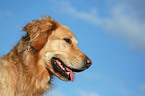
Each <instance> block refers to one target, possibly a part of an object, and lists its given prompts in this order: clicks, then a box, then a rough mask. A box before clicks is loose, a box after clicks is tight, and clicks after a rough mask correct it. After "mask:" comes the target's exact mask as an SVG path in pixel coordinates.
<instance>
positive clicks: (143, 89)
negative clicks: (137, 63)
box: [139, 84, 145, 93]
mask: <svg viewBox="0 0 145 96" xmlns="http://www.w3.org/2000/svg"><path fill="white" fill-rule="evenodd" d="M139 89H140V90H141V91H142V92H143V93H145V84H141V85H139Z"/></svg>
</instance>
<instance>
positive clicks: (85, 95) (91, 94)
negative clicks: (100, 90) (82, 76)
mask: <svg viewBox="0 0 145 96" xmlns="http://www.w3.org/2000/svg"><path fill="white" fill-rule="evenodd" d="M77 92H78V96H100V95H98V94H97V93H95V92H85V91H83V90H79V91H77Z"/></svg>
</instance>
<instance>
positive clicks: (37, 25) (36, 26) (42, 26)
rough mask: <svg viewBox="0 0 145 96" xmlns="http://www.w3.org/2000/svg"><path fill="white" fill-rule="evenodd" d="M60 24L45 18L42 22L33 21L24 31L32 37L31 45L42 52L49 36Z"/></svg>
mask: <svg viewBox="0 0 145 96" xmlns="http://www.w3.org/2000/svg"><path fill="white" fill-rule="evenodd" d="M57 25H58V23H57V22H56V21H54V20H51V18H50V17H49V18H47V17H43V19H41V20H33V22H30V23H28V24H27V25H26V26H25V27H24V30H25V31H27V32H28V34H29V36H30V44H31V46H32V47H33V48H35V49H36V50H41V49H42V48H43V47H44V45H45V44H46V42H47V40H48V36H49V35H50V34H51V33H52V31H53V30H55V29H56V28H57Z"/></svg>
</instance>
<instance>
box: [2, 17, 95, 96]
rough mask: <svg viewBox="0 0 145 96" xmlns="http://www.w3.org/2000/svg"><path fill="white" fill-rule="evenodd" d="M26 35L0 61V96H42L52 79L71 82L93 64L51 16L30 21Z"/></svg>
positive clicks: (67, 29)
mask: <svg viewBox="0 0 145 96" xmlns="http://www.w3.org/2000/svg"><path fill="white" fill-rule="evenodd" d="M23 30H24V31H25V32H26V34H25V35H24V36H23V37H22V38H21V40H20V41H19V42H18V44H17V45H16V46H15V47H14V48H13V49H12V50H11V51H10V52H9V53H8V54H6V55H4V56H2V57H1V59H0V96H42V95H43V94H44V93H45V92H46V91H47V90H49V89H50V88H51V80H52V76H56V77H58V78H59V79H61V80H64V81H74V78H75V73H74V72H81V71H84V70H85V69H88V68H89V67H90V66H91V65H92V61H91V60H90V59H89V58H88V57H87V56H86V55H85V54H84V53H83V52H82V51H81V50H79V49H78V47H77V43H78V41H77V40H76V38H75V35H74V34H73V33H72V32H71V30H70V29H69V28H68V27H66V26H65V25H62V24H60V23H58V22H57V21H55V20H52V19H51V17H50V16H47V17H43V18H41V19H40V20H33V21H32V22H30V23H28V24H27V25H26V26H25V27H24V28H23Z"/></svg>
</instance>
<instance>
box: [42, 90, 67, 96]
mask: <svg viewBox="0 0 145 96" xmlns="http://www.w3.org/2000/svg"><path fill="white" fill-rule="evenodd" d="M44 96H66V95H64V94H63V93H62V92H60V91H58V90H54V89H52V90H49V91H48V92H47V94H44Z"/></svg>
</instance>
